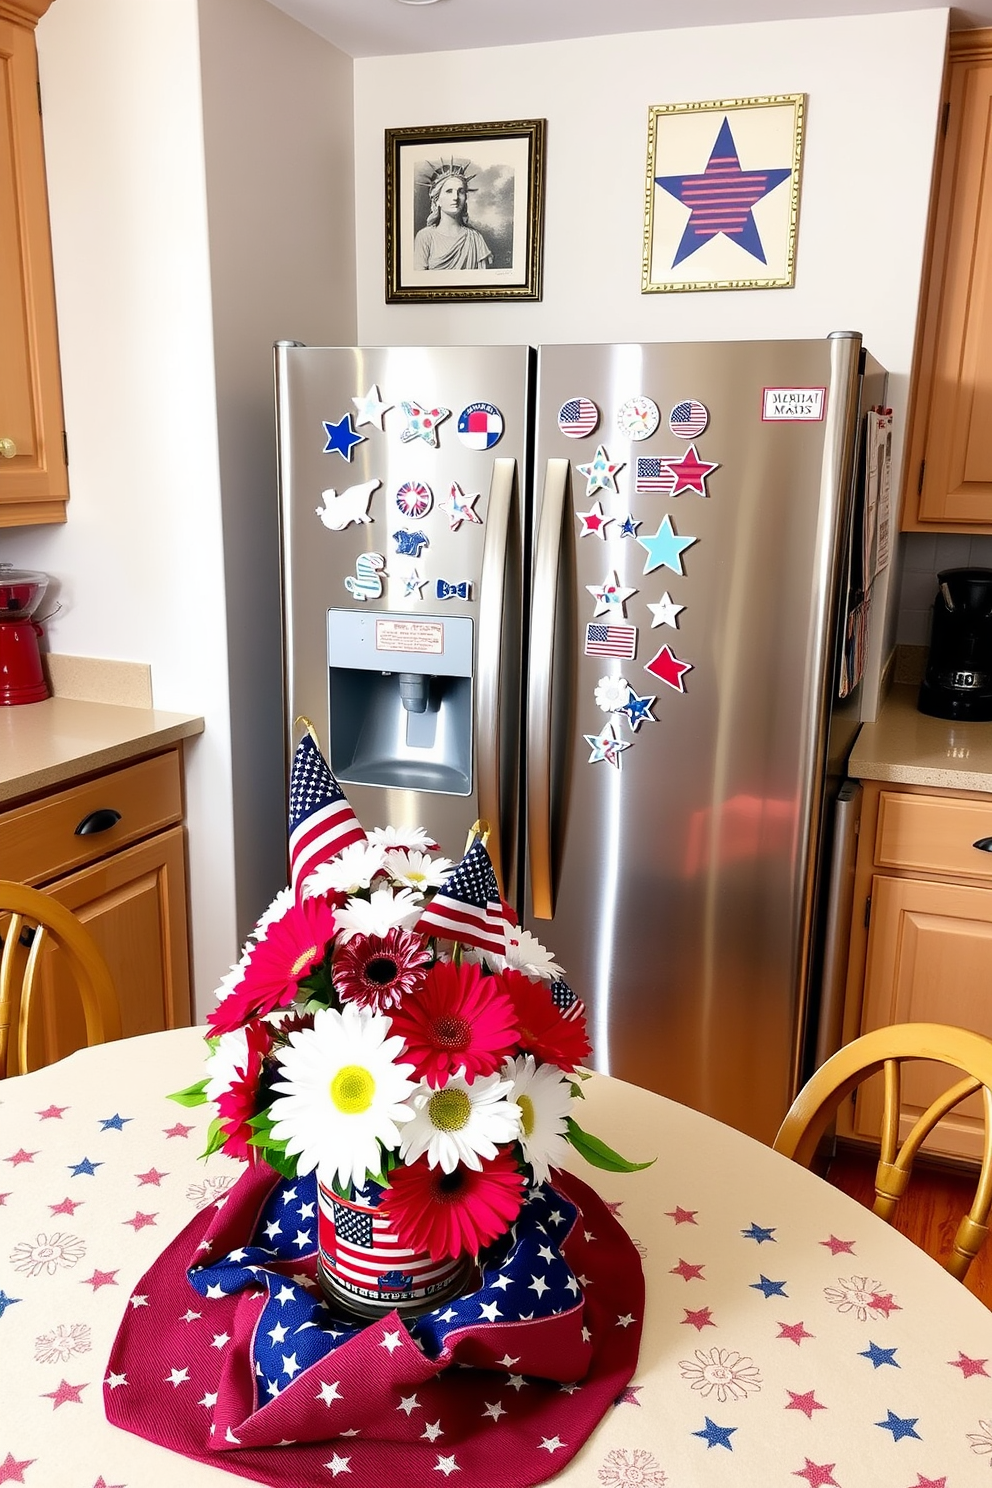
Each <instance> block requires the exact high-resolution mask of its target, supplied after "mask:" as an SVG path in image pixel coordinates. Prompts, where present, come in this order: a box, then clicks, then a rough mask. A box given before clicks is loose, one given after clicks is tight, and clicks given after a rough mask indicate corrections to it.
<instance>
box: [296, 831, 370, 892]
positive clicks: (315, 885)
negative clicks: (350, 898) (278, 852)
mask: <svg viewBox="0 0 992 1488" xmlns="http://www.w3.org/2000/svg"><path fill="white" fill-rule="evenodd" d="M384 856H385V854H384V852H383V849H382V848H381V847H380V846H379V845H378V844H377V843H374V842H353V843H352V844H351V846H350V847H346V848H345V849H344V851H343V852H340V853H338V855H337V857H336V858H331V859H330V861H329V862H327V863H321V864H320V865H319V866H318V867H317V868H315V869H314V870H313V872H312V873H311V874H308V876H307V877H306V878H305V879H304V880H303V897H304V899H309V898H312V897H314V896H319V895H321V894H327V893H329V892H330V891H331V890H335V891H336V892H337V893H339V894H341V893H344V894H356V893H357V892H358V890H359V889H367V888H368V887H369V885H370V884H371V882H372V880H373V879H374V878H375V876H376V874H377V873H381V871H382V860H383V857H384Z"/></svg>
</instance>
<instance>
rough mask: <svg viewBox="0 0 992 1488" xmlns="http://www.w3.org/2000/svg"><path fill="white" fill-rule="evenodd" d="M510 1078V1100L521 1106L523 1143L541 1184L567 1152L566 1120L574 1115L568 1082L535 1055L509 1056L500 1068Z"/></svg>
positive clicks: (521, 1135)
mask: <svg viewBox="0 0 992 1488" xmlns="http://www.w3.org/2000/svg"><path fill="white" fill-rule="evenodd" d="M501 1073H502V1075H503V1078H504V1079H505V1080H510V1081H511V1082H512V1083H511V1088H510V1093H509V1095H508V1096H507V1099H508V1100H511V1101H516V1103H517V1105H518V1106H519V1107H520V1125H521V1132H520V1145H521V1146H522V1147H523V1149H524V1157H525V1158H526V1159H527V1161H528V1162H529V1163H530V1165H531V1167H532V1168H533V1169H534V1177H535V1179H536V1180H537V1182H538V1183H544V1182H546V1181H547V1179H548V1178H549V1177H550V1176H551V1175H550V1173H549V1171H548V1170H549V1168H552V1167H554V1168H560V1167H561V1166H562V1164H563V1163H564V1161H565V1157H566V1155H567V1153H568V1141H567V1140H566V1137H565V1130H566V1121H567V1119H568V1117H569V1115H570V1114H571V1106H572V1099H573V1097H572V1091H571V1088H570V1085H569V1081H568V1080H567V1079H566V1077H565V1076H564V1075H563V1074H562V1072H561V1070H560V1069H558V1068H557V1066H556V1065H553V1064H538V1063H537V1061H536V1060H535V1058H534V1056H533V1054H526V1055H524V1056H523V1057H520V1056H518V1057H517V1058H516V1059H508V1060H507V1061H506V1063H505V1064H504V1065H503V1069H502V1071H501Z"/></svg>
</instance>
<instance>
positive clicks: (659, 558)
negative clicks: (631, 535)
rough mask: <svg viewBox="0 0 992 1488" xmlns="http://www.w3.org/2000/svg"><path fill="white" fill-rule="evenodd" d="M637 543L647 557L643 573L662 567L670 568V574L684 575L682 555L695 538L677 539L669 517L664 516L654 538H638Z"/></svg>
mask: <svg viewBox="0 0 992 1488" xmlns="http://www.w3.org/2000/svg"><path fill="white" fill-rule="evenodd" d="M637 541H638V542H639V543H640V545H641V547H642V548H644V550H645V551H646V553H647V555H648V558H647V562H646V563H645V565H644V572H645V573H652V572H653V571H654V569H656V568H663V567H664V568H670V569H671V570H672V573H677V574H684V573H685V569H684V568H683V567H682V554H683V553H684V551H685V549H686V548H691V547H692V545H693V543H694V542H695V541H696V538H694V537H679V536H678V535H677V534H676V531H675V528H674V526H673V525H672V519H671V517H669V516H666V517H663V518H662V522H661V525H660V527H659V528H658V531H657V532H656V533H655V535H654V537H639V538H638V539H637Z"/></svg>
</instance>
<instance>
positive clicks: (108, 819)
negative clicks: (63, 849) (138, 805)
mask: <svg viewBox="0 0 992 1488" xmlns="http://www.w3.org/2000/svg"><path fill="white" fill-rule="evenodd" d="M120 819H121V814H120V812H119V811H115V810H114V809H113V807H112V806H102V807H101V808H100V810H99V811H91V812H90V814H89V816H84V817H83V819H82V821H81V822H80V823H79V826H78V827H77V828H76V830H75V832H74V834H73V835H74V836H76V837H90V836H92V834H93V833H94V832H109V831H110V828H111V827H115V826H116V825H117V823H118V822H119V821H120Z"/></svg>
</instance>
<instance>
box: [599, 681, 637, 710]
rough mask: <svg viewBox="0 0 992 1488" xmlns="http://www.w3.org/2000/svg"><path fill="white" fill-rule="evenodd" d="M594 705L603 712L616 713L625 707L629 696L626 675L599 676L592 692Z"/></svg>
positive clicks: (628, 684)
mask: <svg viewBox="0 0 992 1488" xmlns="http://www.w3.org/2000/svg"><path fill="white" fill-rule="evenodd" d="M593 696H594V697H595V699H596V707H597V708H602V710H603V712H604V713H617V712H619V710H620V709H621V708H624V707H626V705H627V699H628V698H629V697H630V683H629V682H628V681H627V679H626V677H600V679H599V681H598V682H597V683H596V691H595V693H594V694H593Z"/></svg>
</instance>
